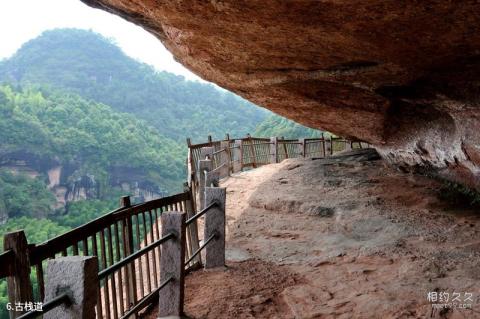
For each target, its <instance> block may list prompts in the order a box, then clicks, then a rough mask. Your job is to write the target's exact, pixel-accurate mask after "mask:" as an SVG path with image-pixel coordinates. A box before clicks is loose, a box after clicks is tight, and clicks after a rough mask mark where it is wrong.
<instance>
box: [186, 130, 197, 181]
mask: <svg viewBox="0 0 480 319" xmlns="http://www.w3.org/2000/svg"><path fill="white" fill-rule="evenodd" d="M191 146H192V140H191V139H190V138H187V148H188V152H187V174H188V176H187V181H188V185H189V186H192V183H193V182H194V181H193V180H192V179H193V178H192V177H194V175H193V174H195V163H193V154H192V149H191Z"/></svg>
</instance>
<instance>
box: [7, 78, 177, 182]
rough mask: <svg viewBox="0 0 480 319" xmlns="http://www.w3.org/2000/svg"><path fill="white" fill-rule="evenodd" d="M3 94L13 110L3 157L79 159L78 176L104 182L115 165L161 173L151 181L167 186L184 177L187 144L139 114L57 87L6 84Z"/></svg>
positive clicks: (8, 116) (69, 160)
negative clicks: (26, 154)
mask: <svg viewBox="0 0 480 319" xmlns="http://www.w3.org/2000/svg"><path fill="white" fill-rule="evenodd" d="M0 92H2V93H3V95H4V96H5V97H6V98H5V99H4V100H6V102H4V104H3V105H0V110H2V109H8V110H11V111H8V114H7V112H4V114H6V115H5V116H2V117H0V140H2V143H1V145H0V156H2V155H5V154H9V153H11V152H16V151H27V152H29V153H32V154H35V155H36V156H40V157H41V158H48V159H51V160H53V159H55V160H58V161H60V163H62V164H68V163H70V164H72V163H73V164H75V165H76V166H77V167H79V168H78V169H77V171H76V172H75V174H74V175H73V176H72V177H75V176H81V175H85V174H93V175H94V176H95V178H96V180H97V181H99V182H100V183H102V182H103V183H104V184H106V181H107V179H108V171H109V169H111V168H115V167H117V168H131V169H135V170H136V171H138V172H143V173H144V174H145V175H149V174H148V172H149V171H155V173H157V175H155V174H150V175H151V176H158V178H157V179H156V180H152V181H151V182H154V183H156V184H157V185H160V186H161V187H163V188H164V189H170V190H172V189H174V188H175V187H177V188H178V186H177V185H178V184H179V183H181V181H182V180H183V179H184V172H183V170H184V167H183V166H184V165H183V161H182V158H183V152H182V148H181V147H180V146H179V145H178V143H176V142H174V141H173V140H171V139H169V138H166V137H164V136H162V135H161V134H160V133H159V132H158V131H157V130H156V129H154V128H153V127H151V126H149V125H148V124H147V123H145V122H144V121H141V120H138V119H136V118H135V117H134V116H133V115H129V114H124V113H118V112H115V111H114V110H112V109H111V108H110V107H108V106H106V105H104V104H99V103H95V102H93V101H86V100H84V99H82V98H80V97H79V96H77V95H74V94H65V93H62V92H54V91H51V90H45V89H43V93H42V92H40V91H39V90H35V89H31V88H28V89H24V90H22V91H14V90H13V89H12V88H11V87H9V86H0Z"/></svg>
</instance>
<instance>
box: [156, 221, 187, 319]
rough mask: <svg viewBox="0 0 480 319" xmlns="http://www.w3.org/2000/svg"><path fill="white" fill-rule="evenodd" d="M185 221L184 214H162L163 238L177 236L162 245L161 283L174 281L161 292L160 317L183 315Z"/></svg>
mask: <svg viewBox="0 0 480 319" xmlns="http://www.w3.org/2000/svg"><path fill="white" fill-rule="evenodd" d="M185 220H186V214H185V213H183V212H165V213H162V237H163V236H166V235H167V234H169V233H173V234H175V237H174V238H173V239H169V240H167V241H166V242H164V243H163V244H162V250H161V252H162V254H161V256H160V282H161V283H164V282H166V281H167V280H168V279H169V278H172V280H171V281H170V282H169V283H168V284H167V285H166V286H165V287H163V289H162V290H161V291H160V294H159V303H158V316H159V318H164V317H180V316H182V315H183V302H184V289H185V265H184V263H185Z"/></svg>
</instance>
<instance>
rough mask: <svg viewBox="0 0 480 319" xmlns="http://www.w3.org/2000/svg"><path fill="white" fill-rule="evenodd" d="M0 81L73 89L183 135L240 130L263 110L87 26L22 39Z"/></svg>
mask: <svg viewBox="0 0 480 319" xmlns="http://www.w3.org/2000/svg"><path fill="white" fill-rule="evenodd" d="M0 81H6V82H8V83H16V84H21V85H42V86H50V87H53V88H57V89H58V88H60V89H62V90H65V91H69V92H73V93H76V94H78V95H80V96H82V97H83V98H87V99H93V100H95V101H97V102H101V103H104V104H107V105H109V106H111V107H112V108H113V109H115V110H117V111H122V112H128V113H132V114H134V115H135V116H137V117H138V118H141V119H144V120H145V121H147V122H148V123H149V124H151V125H153V126H154V127H155V128H157V129H158V130H159V131H160V133H161V134H163V135H165V136H167V137H170V138H172V139H175V140H179V141H182V142H184V141H185V138H186V137H192V138H193V139H194V140H196V141H200V140H204V139H206V137H207V135H209V134H211V135H213V136H214V137H216V138H222V137H224V135H225V133H227V132H228V133H230V134H231V136H244V135H245V134H246V133H251V132H253V131H254V129H255V127H256V125H257V124H259V123H260V122H261V121H263V120H264V119H265V118H266V116H267V115H268V114H269V113H268V112H267V111H265V110H264V109H262V108H259V107H257V106H255V105H253V104H251V103H249V102H247V101H245V100H243V99H241V98H239V97H237V96H235V95H233V94H232V93H229V92H226V91H222V90H219V89H217V88H215V87H214V86H213V85H211V84H203V83H199V82H193V81H187V80H185V79H184V78H183V77H182V76H177V75H174V74H171V73H167V72H158V71H156V70H155V69H153V68H152V67H150V66H148V65H146V64H143V63H140V62H138V61H136V60H134V59H132V58H130V57H128V56H126V55H125V54H124V53H123V52H122V51H121V49H120V48H119V47H117V46H116V45H115V43H113V42H112V41H111V40H109V39H106V38H105V37H103V36H101V35H99V34H96V33H94V32H91V31H85V30H78V29H56V30H52V31H46V32H44V33H43V34H42V35H40V36H39V37H38V38H36V39H33V40H31V41H29V42H27V43H25V44H24V45H23V46H22V47H21V48H20V49H19V50H18V52H17V53H16V54H15V55H13V56H12V57H11V58H9V59H7V60H5V61H3V62H2V63H0Z"/></svg>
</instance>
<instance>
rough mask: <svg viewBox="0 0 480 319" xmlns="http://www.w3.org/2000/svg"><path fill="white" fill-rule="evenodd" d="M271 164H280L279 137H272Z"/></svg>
mask: <svg viewBox="0 0 480 319" xmlns="http://www.w3.org/2000/svg"><path fill="white" fill-rule="evenodd" d="M270 143H271V144H270V164H274V163H278V153H277V152H278V137H276V136H275V137H270Z"/></svg>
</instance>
